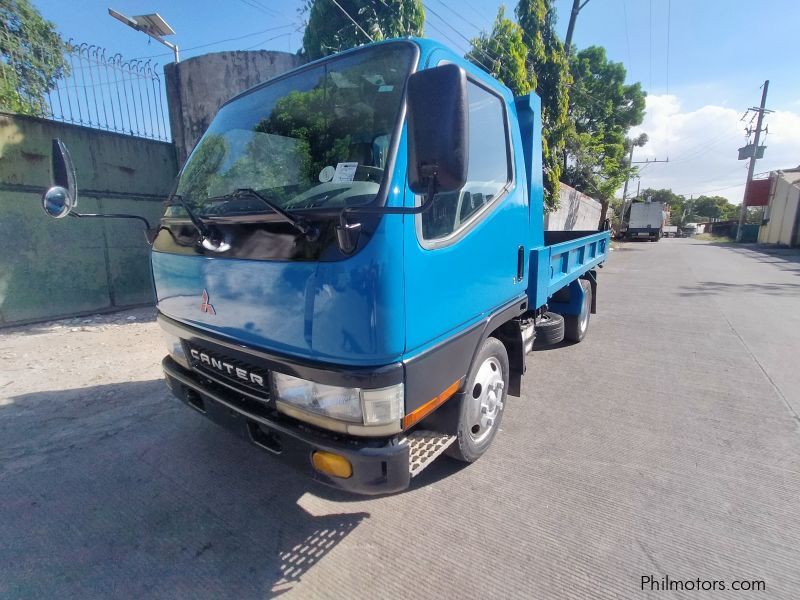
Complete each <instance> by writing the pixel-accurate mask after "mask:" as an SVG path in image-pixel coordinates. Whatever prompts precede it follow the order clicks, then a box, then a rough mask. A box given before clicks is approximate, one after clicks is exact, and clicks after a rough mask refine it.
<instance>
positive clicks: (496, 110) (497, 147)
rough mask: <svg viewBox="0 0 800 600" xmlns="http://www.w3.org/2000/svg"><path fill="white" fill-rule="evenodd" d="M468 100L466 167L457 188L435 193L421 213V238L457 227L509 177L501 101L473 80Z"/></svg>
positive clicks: (445, 233)
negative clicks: (462, 183) (461, 184)
mask: <svg viewBox="0 0 800 600" xmlns="http://www.w3.org/2000/svg"><path fill="white" fill-rule="evenodd" d="M467 98H468V100H469V170H468V173H467V183H466V184H465V185H464V187H463V188H461V189H460V190H459V191H457V192H447V193H443V194H437V195H436V196H435V197H434V200H433V206H432V207H431V208H430V209H429V210H427V211H426V212H424V213H422V217H421V221H422V238H423V239H425V240H437V239H440V238H443V237H446V236H448V235H450V234H451V233H453V232H454V231H457V230H458V229H460V228H461V227H462V225H463V224H464V223H465V222H466V221H467V220H468V219H469V218H470V217H471V216H472V215H474V214H475V213H476V212H478V211H479V210H480V209H481V208H483V207H484V206H486V205H487V204H489V203H491V202H492V200H493V199H495V198H497V196H498V195H499V194H500V192H501V190H502V189H503V187H505V185H506V184H507V183H508V182H509V180H510V178H511V168H510V165H509V156H508V138H507V132H506V120H505V114H504V112H503V101H502V100H501V99H500V98H499V97H498V96H495V95H494V94H492V93H491V92H489V91H487V90H485V89H484V88H482V87H480V86H479V85H477V84H475V83H473V82H472V81H469V80H468V81H467Z"/></svg>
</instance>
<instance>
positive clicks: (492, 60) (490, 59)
mask: <svg viewBox="0 0 800 600" xmlns="http://www.w3.org/2000/svg"><path fill="white" fill-rule="evenodd" d="M331 1H333V0H331ZM422 6H423V7H424V8H425V10H427V11H428V12H430V13H431V14H432V15H434V16H435V17H436V18H438V19H439V20H440V21H441V22H442V23H444V24H445V25H447V27H449V28H450V29H452V30H453V31H454V32H455V33H456V35H458V36H459V37H460V38H462V39H463V40H464V41H466V42H467V43H468V44H469V45H470V46H471V47H472V48H474V49H475V50H476V51H478V52H480V53H481V54H483V56H484V57H486V58H488V59H489V61H491V62H495V61H497V60H499V59H498V58H497V57H496V56H492V55H491V54H490V53H488V52H487V51H485V50H483V49H482V48H478V47H477V46H475V44H473V43H472V40H470V39H469V38H468V37H467V36H465V35H464V34H463V33H461V32H460V31H459V30H458V29H456V28H455V27H453V26H452V25H451V24H450V23H448V22H447V20H446V19H444V18H443V17H442V16H441V15H440V14H439V13H437V12H436V11H435V10H433V9H432V8H431V7H430V6H428V5H427V4H425V3H423V4H422ZM476 61H477V59H476ZM477 62H478V64H480V65H481V66H482V67H483V68H484V69H485V70H486V71H487V72H489V73H491V71H492V70H491V69H489V68H488V67H487V66H486V65H485V64H483V63H481V62H479V61H477Z"/></svg>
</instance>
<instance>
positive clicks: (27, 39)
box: [0, 0, 68, 115]
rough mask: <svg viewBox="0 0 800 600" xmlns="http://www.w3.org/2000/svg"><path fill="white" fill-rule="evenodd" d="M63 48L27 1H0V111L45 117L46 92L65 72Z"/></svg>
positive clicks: (58, 38) (49, 25) (49, 23)
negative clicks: (1, 109)
mask: <svg viewBox="0 0 800 600" xmlns="http://www.w3.org/2000/svg"><path fill="white" fill-rule="evenodd" d="M65 48H66V45H65V43H64V42H63V40H62V39H61V37H60V36H59V35H58V33H57V32H56V30H55V26H54V25H53V24H52V23H51V22H50V21H46V20H45V19H44V18H42V15H41V14H39V11H38V10H36V8H34V7H33V6H32V5H31V3H30V2H29V0H0V108H3V109H4V110H9V111H12V112H17V113H21V114H27V115H43V114H45V113H46V108H47V105H46V103H45V98H46V96H47V92H48V91H49V90H51V89H52V88H53V87H55V85H56V81H57V80H58V79H60V78H62V77H64V76H65V75H66V74H67V72H68V68H67V63H66V62H65V60H64V50H65Z"/></svg>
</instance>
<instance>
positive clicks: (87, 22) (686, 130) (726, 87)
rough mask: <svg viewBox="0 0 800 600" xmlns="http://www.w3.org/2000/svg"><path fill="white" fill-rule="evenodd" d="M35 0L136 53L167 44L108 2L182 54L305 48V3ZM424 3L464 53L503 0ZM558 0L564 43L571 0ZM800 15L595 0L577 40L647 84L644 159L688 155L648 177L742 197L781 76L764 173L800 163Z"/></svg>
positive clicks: (769, 7)
mask: <svg viewBox="0 0 800 600" xmlns="http://www.w3.org/2000/svg"><path fill="white" fill-rule="evenodd" d="M33 1H34V4H35V5H36V6H37V7H38V8H39V9H40V10H41V11H42V13H43V14H44V16H45V17H47V18H48V19H50V20H52V21H54V22H55V23H56V24H57V26H58V29H59V30H60V32H61V33H62V35H63V36H64V37H66V38H69V37H72V38H75V39H76V40H78V41H81V42H83V41H85V42H88V43H94V44H98V45H100V46H105V47H106V48H108V49H109V50H112V51H113V52H120V53H122V54H123V56H125V57H126V58H134V57H142V56H151V55H158V54H163V53H164V52H165V51H167V49H166V48H164V47H163V46H160V45H159V44H157V43H155V42H150V43H149V42H148V38H147V37H146V36H145V35H144V34H141V33H138V32H135V31H133V30H130V29H128V28H126V27H125V26H124V25H122V24H121V23H119V22H117V21H114V20H113V19H112V18H111V17H109V16H108V14H107V8H108V7H109V6H111V7H113V8H115V9H116V10H118V11H120V12H122V13H125V14H129V15H133V14H143V13H148V12H156V11H157V12H159V13H160V14H161V15H162V16H163V17H164V18H165V19H166V20H167V21H168V22H169V23H170V25H172V27H173V28H174V29H175V31H176V32H177V35H176V36H175V38H174V39H175V41H177V43H178V44H179V45H180V46H181V48H183V49H184V51H183V52H182V58H188V57H189V56H193V55H196V54H200V53H204V52H211V51H218V50H229V49H238V50H242V49H270V50H283V51H291V52H295V51H297V49H298V48H299V45H300V42H301V38H302V26H301V20H302V18H301V15H300V14H299V13H298V9H299V8H300V6H301V2H300V1H298V0H288V1H283V2H278V1H277V0H227V1H226V2H224V3H223V2H212V1H207V0H192V1H189V0H170V1H169V2H166V1H163V0H155V1H153V2H141V1H134V0H82V1H81V2H64V1H63V0H33ZM424 4H425V5H426V6H427V7H428V9H429V10H428V13H427V23H426V35H427V36H428V37H432V38H435V39H439V40H440V41H442V42H444V43H446V44H448V45H450V46H456V47H458V48H460V49H461V50H462V51H463V50H465V49H466V48H467V47H468V43H467V42H466V41H465V40H464V39H463V38H462V37H461V36H465V37H466V38H472V37H474V36H475V35H476V34H477V32H478V30H479V29H480V28H488V27H489V26H490V24H491V21H492V20H493V18H494V15H495V14H496V12H497V7H498V5H499V3H498V2H495V1H492V0H425V2H424ZM555 4H556V7H557V10H558V16H559V25H558V26H559V32H560V34H561V36H562V38H563V36H564V33H565V31H566V26H567V21H568V18H569V10H570V8H571V6H572V1H571V0H557V1H556V3H555ZM514 6H515V4H509V5H507V13H513V8H514ZM221 7H224V8H221ZM434 13H435V14H434ZM668 14H669V19H668ZM798 18H800V3H798V0H768V1H762V2H758V3H753V2H751V1H746V0H705V1H699V0H590V1H589V3H588V4H587V5H586V7H585V8H584V9H583V11H582V12H581V13H580V15H579V17H578V24H577V27H576V31H575V36H574V40H573V41H574V43H575V44H576V45H577V46H578V48H582V47H586V46H589V45H601V46H604V47H605V48H606V50H607V52H608V55H609V57H610V58H611V59H612V60H615V61H618V62H622V63H623V64H625V66H626V68H627V69H628V80H629V81H639V82H641V83H642V85H643V87H644V89H645V90H647V91H648V92H649V94H650V96H651V97H650V98H649V100H648V115H647V118H646V120H645V123H644V124H643V126H642V128H640V129H641V130H643V131H646V132H647V133H648V134H649V135H650V138H651V143H650V144H648V146H647V147H645V148H644V149H643V150H642V158H647V157H650V158H656V157H657V158H664V157H665V156H666V155H667V154H669V155H670V160H671V161H677V162H675V164H674V165H673V164H672V163H671V164H668V165H650V166H649V167H648V168H647V169H645V170H644V171H643V172H642V185H643V186H653V187H656V186H658V187H661V186H665V187H672V188H673V189H675V190H676V191H678V192H686V193H701V192H706V191H711V190H712V189H718V188H722V187H725V186H727V188H726V189H724V190H722V191H721V192H719V193H721V194H722V195H728V196H729V197H730V199H731V200H732V201H736V202H738V201H739V199H740V198H741V189H740V188H739V187H737V186H736V185H734V184H735V182H736V181H738V180H742V181H743V180H744V171H743V169H740V167H742V166H743V164H744V163H737V161H736V160H735V153H736V148H737V147H738V146H739V145H741V143H740V142H742V141H743V137H742V138H741V139H735V138H736V135H737V132H740V129H741V127H740V124H739V123H738V117H739V116H741V113H742V112H743V111H744V109H746V108H747V107H748V106H752V105H755V104H757V103H758V100H759V97H760V91H759V87H760V85H761V84H762V82H763V80H764V79H770V93H769V101H768V105H769V107H770V108H772V109H775V110H777V111H779V112H778V114H776V115H775V116H774V118H772V119H771V120H770V123H773V122H774V124H773V125H772V126H771V127H770V133H771V135H770V136H768V139H767V145H768V150H767V154H766V157H765V159H764V160H763V161H760V162H759V163H758V168H757V170H759V171H761V170H766V169H771V168H782V167H791V166H796V165H798V164H800V142H798V143H797V144H795V143H793V142H792V139H797V140H800V82H798V79H797V74H798V72H800V68H798V64H797V56H798V51H797V23H798V21H799V19H798ZM668 23H669V27H668ZM268 29H270V31H267V30H268ZM454 29H455V30H457V31H458V32H456V31H454ZM257 32H260V33H257ZM668 33H669V54H668V53H667V47H668ZM249 34H254V35H249ZM245 35H246V36H247V37H244V38H242V39H238V40H232V41H228V42H222V43H219V44H214V45H210V46H206V47H204V48H199V49H196V50H191V48H193V47H195V46H199V45H204V44H210V43H212V42H216V41H219V40H224V39H226V38H234V37H240V36H245ZM113 52H112V53H113ZM154 60H160V61H162V64H163V62H167V61H169V60H171V59H170V56H169V55H167V56H160V57H157V58H154ZM667 65H669V70H667ZM668 94H669V95H668ZM733 113H737V114H736V119H734V118H733ZM773 131H775V134H774V135H772V133H773ZM770 138H771V139H770ZM712 142H713V144H712ZM706 146H708V147H706ZM731 157H733V158H731ZM694 158H696V160H690V159H694ZM739 170H741V171H742V172H741V173H739ZM737 196H738V197H737Z"/></svg>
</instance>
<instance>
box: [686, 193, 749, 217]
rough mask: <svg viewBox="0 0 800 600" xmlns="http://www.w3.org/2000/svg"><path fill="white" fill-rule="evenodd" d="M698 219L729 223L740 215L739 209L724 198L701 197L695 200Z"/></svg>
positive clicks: (694, 209)
mask: <svg viewBox="0 0 800 600" xmlns="http://www.w3.org/2000/svg"><path fill="white" fill-rule="evenodd" d="M692 212H693V213H694V214H695V215H697V216H698V217H705V218H707V219H720V220H723V221H727V220H729V219H735V218H737V217H738V215H739V207H738V206H736V205H734V204H731V203H730V202H728V199H727V198H724V197H722V196H699V197H697V198H695V199H694V202H693V211H692Z"/></svg>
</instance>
